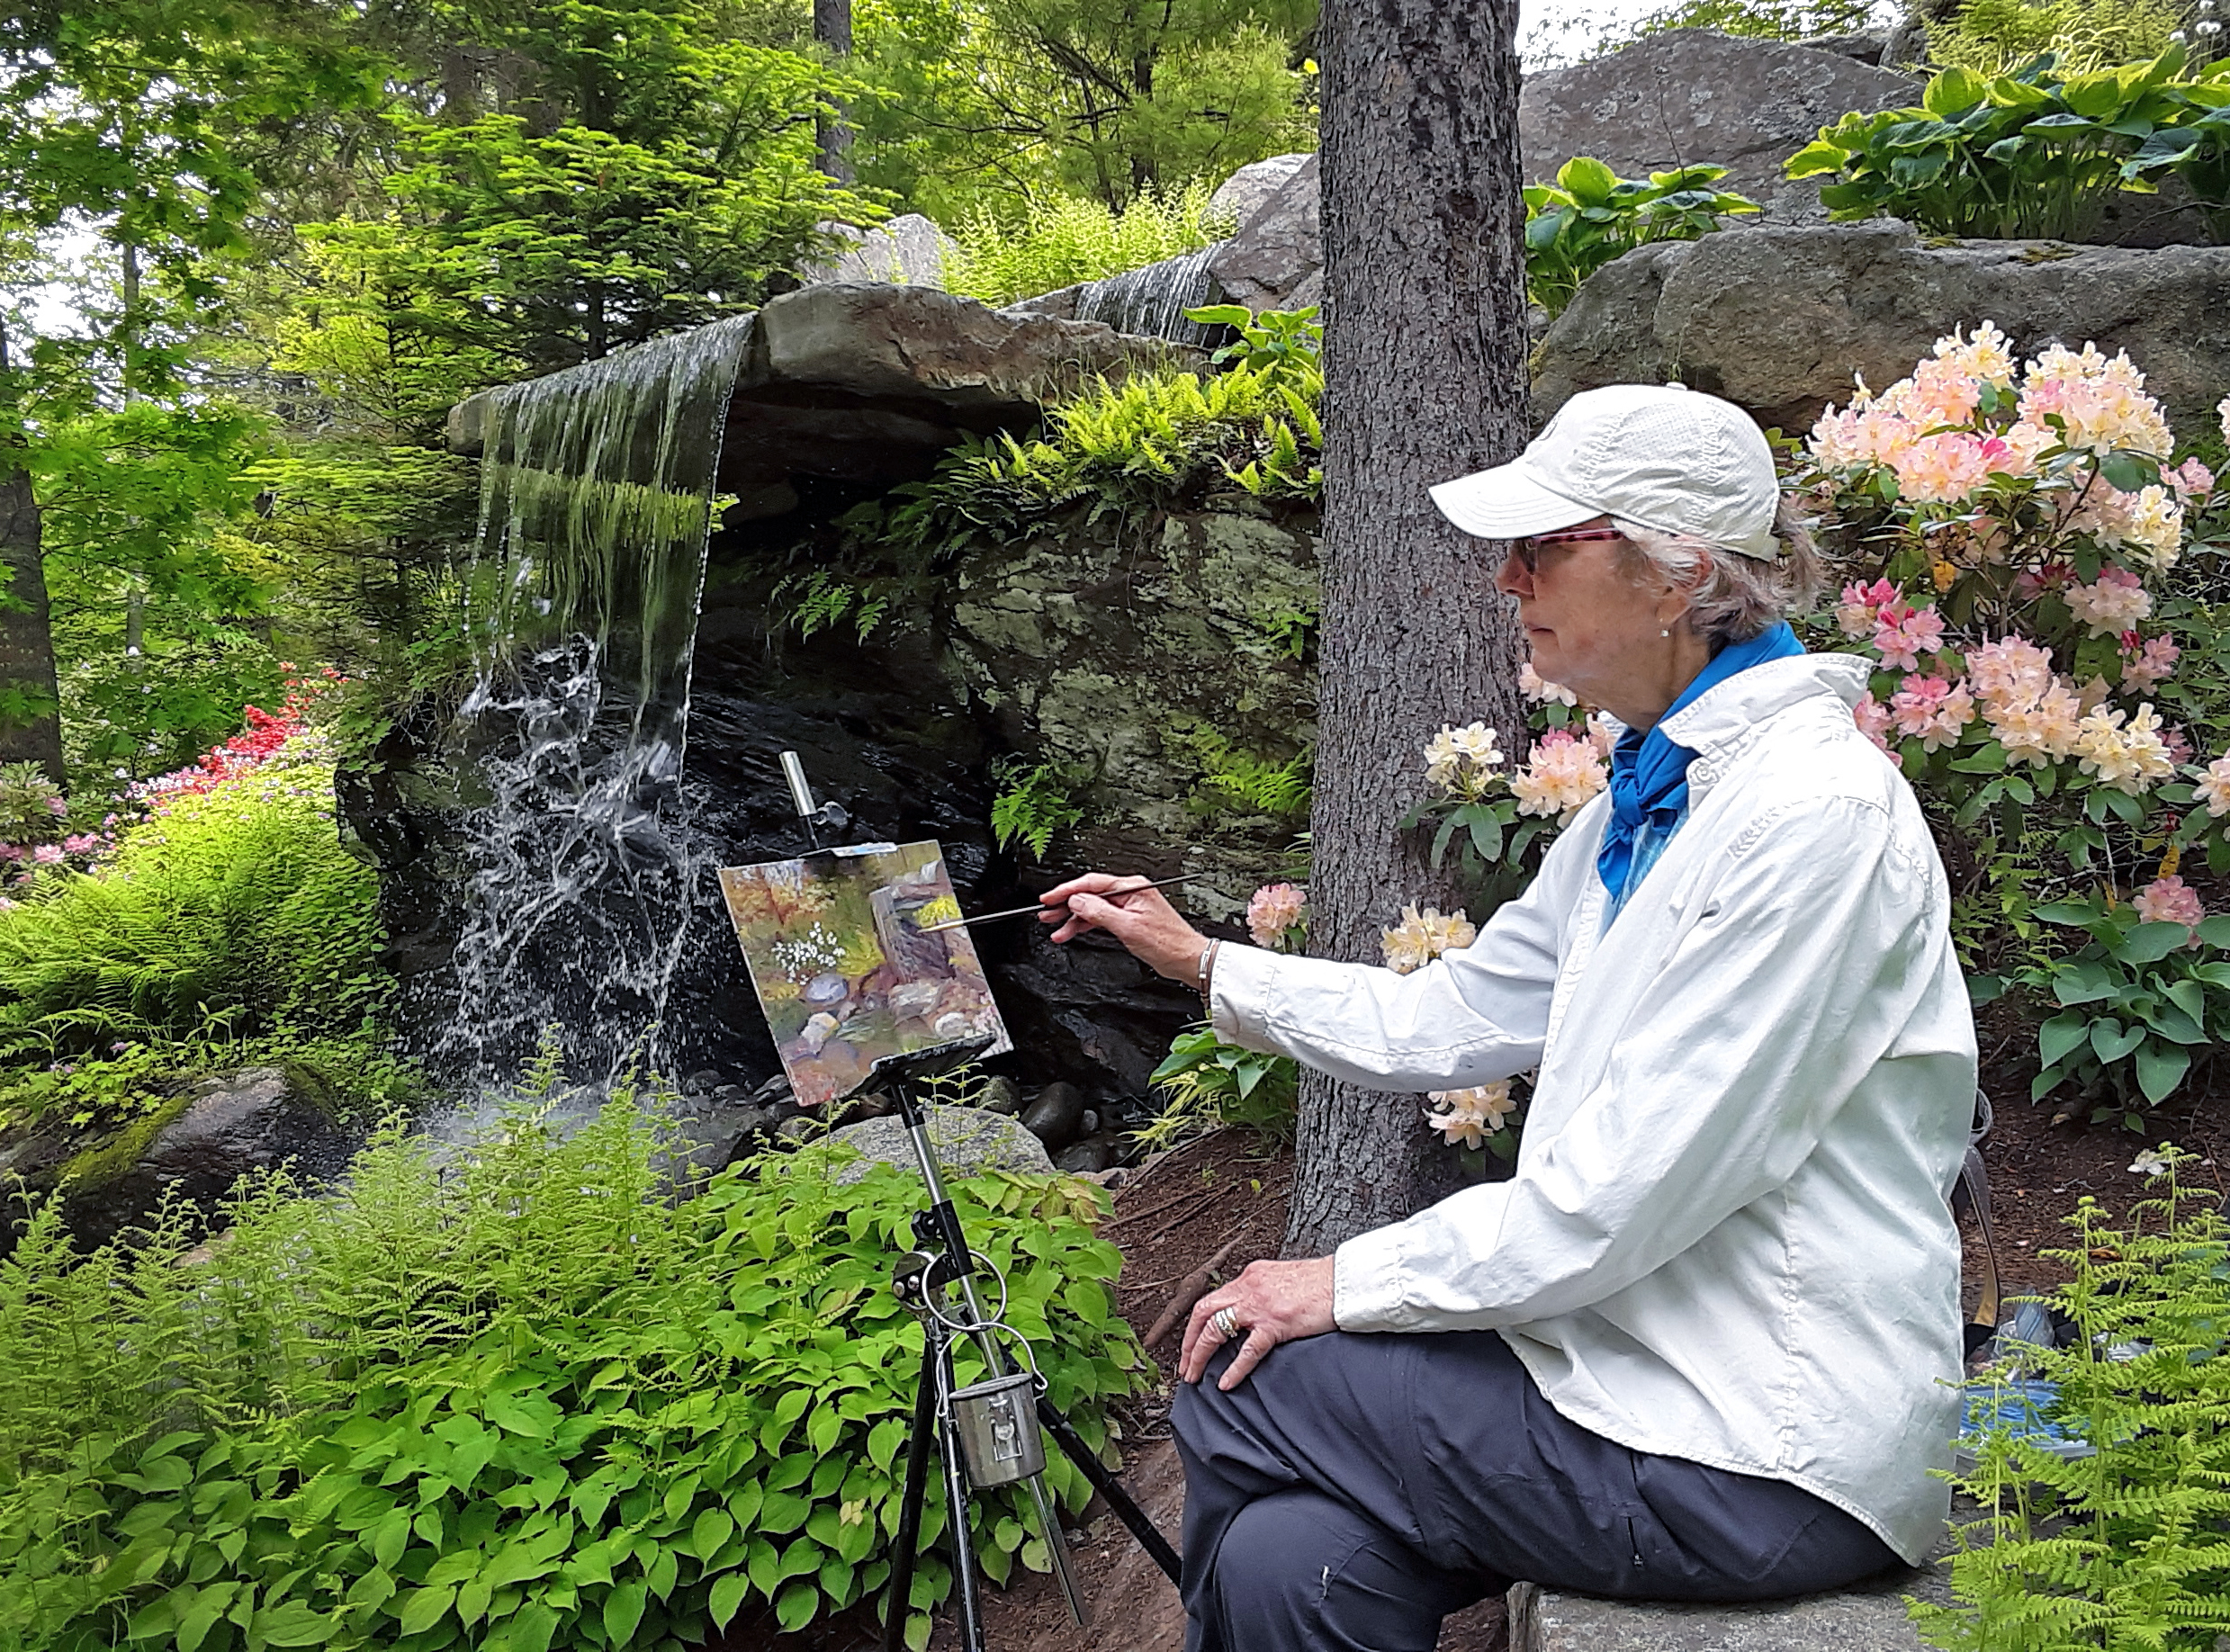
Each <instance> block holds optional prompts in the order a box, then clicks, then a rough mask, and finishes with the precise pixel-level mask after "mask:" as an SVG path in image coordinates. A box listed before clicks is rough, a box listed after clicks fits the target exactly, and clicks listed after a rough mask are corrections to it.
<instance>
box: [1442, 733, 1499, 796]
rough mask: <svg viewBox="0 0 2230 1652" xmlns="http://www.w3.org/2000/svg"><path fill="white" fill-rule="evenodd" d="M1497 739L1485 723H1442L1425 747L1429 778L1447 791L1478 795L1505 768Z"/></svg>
mask: <svg viewBox="0 0 2230 1652" xmlns="http://www.w3.org/2000/svg"><path fill="white" fill-rule="evenodd" d="M1497 740H1498V737H1497V734H1496V733H1495V731H1494V730H1492V729H1490V728H1488V726H1487V725H1486V724H1485V723H1470V724H1469V725H1468V726H1466V727H1464V728H1461V729H1459V728H1456V727H1454V726H1452V724H1449V723H1442V724H1441V727H1440V732H1439V733H1437V734H1435V735H1434V736H1433V738H1432V740H1431V741H1429V742H1427V744H1426V745H1425V778H1426V779H1427V780H1429V781H1431V782H1432V783H1433V784H1434V786H1439V787H1440V788H1441V789H1442V790H1443V791H1449V792H1476V791H1477V790H1478V789H1479V787H1480V786H1483V785H1484V784H1485V783H1486V782H1487V781H1488V779H1490V778H1492V777H1493V776H1494V774H1495V771H1496V770H1497V769H1499V768H1501V767H1502V748H1501V746H1500V745H1499V744H1498V743H1497Z"/></svg>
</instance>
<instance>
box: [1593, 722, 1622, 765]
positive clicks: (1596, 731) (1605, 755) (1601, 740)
mask: <svg viewBox="0 0 2230 1652" xmlns="http://www.w3.org/2000/svg"><path fill="white" fill-rule="evenodd" d="M1587 743H1588V744H1589V745H1591V746H1593V747H1594V748H1595V749H1596V756H1598V757H1600V758H1601V759H1603V760H1604V761H1605V762H1606V763H1607V762H1609V761H1610V759H1611V753H1612V752H1613V751H1614V750H1616V749H1617V746H1618V726H1617V724H1615V723H1613V722H1612V721H1611V719H1610V718H1609V717H1608V716H1607V715H1605V714H1604V713H1602V712H1589V713H1588V714H1587Z"/></svg>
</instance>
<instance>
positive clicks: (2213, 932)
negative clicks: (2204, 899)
mask: <svg viewBox="0 0 2230 1652" xmlns="http://www.w3.org/2000/svg"><path fill="white" fill-rule="evenodd" d="M2199 938H2200V939H2201V940H2203V941H2205V942H2206V943H2207V944H2208V946H2210V947H2230V912H2217V913H2216V914H2215V916H2214V917H2212V918H2203V919H2201V920H2199Z"/></svg>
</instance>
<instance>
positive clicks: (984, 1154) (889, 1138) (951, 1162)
mask: <svg viewBox="0 0 2230 1652" xmlns="http://www.w3.org/2000/svg"><path fill="white" fill-rule="evenodd" d="M922 1117H923V1118H925V1119H926V1120H927V1122H928V1124H929V1137H930V1145H931V1146H932V1147H934V1148H935V1149H936V1151H937V1163H938V1164H939V1166H940V1168H941V1169H942V1170H943V1171H944V1172H945V1174H947V1175H948V1176H966V1175H969V1174H972V1173H973V1172H976V1171H985V1170H1003V1171H1024V1172H1036V1173H1039V1174H1041V1175H1048V1176H1049V1175H1051V1174H1052V1173H1053V1161H1052V1160H1051V1159H1050V1158H1048V1156H1047V1155H1046V1150H1045V1145H1044V1144H1042V1143H1041V1142H1039V1139H1038V1138H1037V1137H1036V1136H1032V1135H1031V1134H1030V1132H1029V1131H1027V1130H1025V1129H1023V1128H1022V1127H1021V1125H1019V1124H1017V1123H1016V1122H1015V1121H1014V1120H1013V1119H1012V1118H1006V1117H1005V1116H1004V1115H1003V1114H999V1113H987V1112H985V1111H984V1110H983V1109H981V1108H974V1107H926V1108H923V1109H922ZM828 1145H829V1146H830V1147H836V1146H844V1147H850V1148H854V1149H857V1150H858V1152H859V1158H858V1159H852V1160H847V1161H846V1162H845V1163H842V1164H840V1165H838V1166H837V1167H836V1169H835V1171H834V1172H833V1173H832V1174H833V1180H835V1181H837V1182H839V1183H843V1182H851V1181H859V1179H860V1178H861V1177H862V1176H864V1175H866V1174H867V1173H868V1166H869V1165H873V1164H895V1165H897V1166H898V1167H899V1168H900V1169H902V1170H912V1169H913V1168H914V1162H913V1138H912V1137H911V1136H908V1135H907V1133H906V1126H905V1121H904V1119H902V1118H897V1117H896V1116H895V1115H893V1116H891V1117H888V1118H869V1119H866V1120H864V1121H862V1122H861V1123H859V1124H850V1125H844V1126H841V1127H839V1128H837V1129H835V1130H832V1131H831V1132H830V1133H829V1136H828ZM814 1151H825V1149H814Z"/></svg>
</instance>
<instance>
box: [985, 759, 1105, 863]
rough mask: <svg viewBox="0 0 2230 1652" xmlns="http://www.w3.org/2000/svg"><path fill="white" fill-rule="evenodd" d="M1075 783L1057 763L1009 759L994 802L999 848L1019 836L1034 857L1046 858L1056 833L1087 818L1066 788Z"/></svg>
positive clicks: (993, 821) (993, 820) (994, 831)
mask: <svg viewBox="0 0 2230 1652" xmlns="http://www.w3.org/2000/svg"><path fill="white" fill-rule="evenodd" d="M1073 784H1075V781H1074V779H1073V778H1072V777H1069V776H1067V775H1065V774H1064V773H1063V772H1062V771H1061V769H1060V768H1058V767H1057V765H1055V764H1052V763H1038V764H1027V763H1024V762H1021V761H1020V760H1012V761H1010V762H1009V763H1008V764H1007V766H1006V768H1005V769H1004V770H1003V773H1002V775H1001V785H1000V788H999V795H997V796H996V797H994V798H993V799H992V804H991V830H992V835H993V836H994V838H996V839H998V842H999V847H1000V848H1006V846H1007V845H1008V844H1010V843H1012V842H1014V841H1016V840H1017V839H1020V840H1021V842H1023V843H1025V844H1027V845H1028V846H1029V848H1030V854H1031V856H1032V857H1035V858H1036V859H1039V860H1043V859H1044V858H1045V857H1046V850H1047V849H1048V848H1051V847H1052V846H1053V834H1054V833H1055V832H1057V831H1062V830H1066V829H1067V828H1069V827H1071V826H1075V825H1076V824H1078V823H1079V822H1082V821H1083V819H1084V808H1083V806H1082V805H1081V804H1077V803H1075V802H1074V801H1072V800H1071V798H1070V797H1069V795H1068V790H1067V788H1068V787H1069V786H1071V785H1073Z"/></svg>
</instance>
